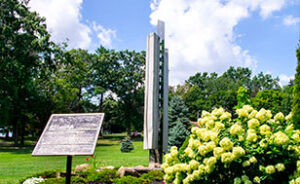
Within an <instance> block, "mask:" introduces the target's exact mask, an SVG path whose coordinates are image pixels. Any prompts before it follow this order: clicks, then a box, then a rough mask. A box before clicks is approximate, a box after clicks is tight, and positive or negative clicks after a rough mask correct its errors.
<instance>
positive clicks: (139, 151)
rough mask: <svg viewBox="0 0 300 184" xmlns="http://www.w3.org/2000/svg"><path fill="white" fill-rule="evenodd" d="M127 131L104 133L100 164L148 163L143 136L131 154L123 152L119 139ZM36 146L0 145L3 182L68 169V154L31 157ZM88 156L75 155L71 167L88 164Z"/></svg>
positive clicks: (0, 178)
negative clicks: (122, 132)
mask: <svg viewBox="0 0 300 184" xmlns="http://www.w3.org/2000/svg"><path fill="white" fill-rule="evenodd" d="M124 137H125V134H111V135H105V136H103V137H102V138H100V139H99V140H98V144H97V147H96V150H95V155H96V160H97V163H98V165H99V166H115V167H120V166H137V165H143V166H146V165H148V160H149V158H148V155H149V153H148V151H147V150H143V141H142V139H140V140H136V141H133V143H134V147H135V150H134V151H132V152H130V153H122V152H121V151H120V142H121V140H122V139H123V138H124ZM32 150H33V147H26V148H23V149H19V148H16V147H12V146H10V145H0V184H10V183H11V184H14V183H18V180H20V179H22V178H24V177H26V176H29V175H31V174H34V173H38V172H42V171H46V170H61V171H65V169H66V156H49V157H32V156H31V153H32ZM86 157H87V156H74V157H73V161H72V167H73V169H74V168H75V166H76V165H79V164H83V163H87V161H86Z"/></svg>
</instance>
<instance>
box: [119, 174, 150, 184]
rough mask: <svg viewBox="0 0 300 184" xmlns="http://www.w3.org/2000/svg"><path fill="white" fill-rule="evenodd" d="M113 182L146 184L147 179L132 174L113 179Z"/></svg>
mask: <svg viewBox="0 0 300 184" xmlns="http://www.w3.org/2000/svg"><path fill="white" fill-rule="evenodd" d="M113 183H114V184H141V183H143V184H147V183H149V181H148V180H147V179H141V178H136V177H133V176H123V177H121V178H117V179H114V180H113Z"/></svg>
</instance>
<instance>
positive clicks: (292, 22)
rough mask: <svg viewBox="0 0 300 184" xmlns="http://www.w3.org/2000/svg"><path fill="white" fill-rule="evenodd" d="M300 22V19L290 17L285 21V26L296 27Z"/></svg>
mask: <svg viewBox="0 0 300 184" xmlns="http://www.w3.org/2000/svg"><path fill="white" fill-rule="evenodd" d="M299 22H300V17H293V16H292V15H288V16H286V17H285V18H284V19H283V24H284V25H286V26H291V25H296V24H298V23H299Z"/></svg>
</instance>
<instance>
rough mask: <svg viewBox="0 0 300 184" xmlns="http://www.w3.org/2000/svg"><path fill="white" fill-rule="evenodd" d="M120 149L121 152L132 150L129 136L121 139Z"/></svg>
mask: <svg viewBox="0 0 300 184" xmlns="http://www.w3.org/2000/svg"><path fill="white" fill-rule="evenodd" d="M120 150H121V151H122V152H130V151H132V150H134V146H133V143H132V141H131V140H130V138H128V137H127V138H125V139H123V140H122V142H121V148H120Z"/></svg>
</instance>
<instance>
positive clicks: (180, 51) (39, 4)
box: [30, 0, 300, 85]
mask: <svg viewBox="0 0 300 184" xmlns="http://www.w3.org/2000/svg"><path fill="white" fill-rule="evenodd" d="M30 6H31V7H32V9H33V10H36V11H37V12H39V13H40V14H41V15H42V16H45V17H46V19H47V25H48V30H49V31H50V32H51V33H52V35H53V36H52V39H53V40H54V41H56V42H61V41H65V39H66V38H68V39H69V47H70V48H84V49H88V50H90V51H91V52H93V50H94V49H95V48H97V47H99V46H100V45H104V46H105V47H108V48H111V49H116V50H122V49H129V50H137V51H140V50H145V47H146V36H147V35H148V34H149V33H150V32H154V31H156V28H155V24H156V22H157V20H158V19H161V20H164V21H165V23H166V44H167V47H168V48H169V53H170V58H169V62H170V66H169V69H170V83H171V84H172V85H174V84H178V83H182V82H184V80H186V79H187V78H188V77H189V76H191V75H193V74H195V73H196V72H205V71H207V72H218V73H222V72H224V71H226V70H227V69H228V67H229V66H244V67H249V68H251V69H252V70H253V72H254V74H256V73H258V72H260V71H263V72H264V73H270V74H272V75H273V76H278V77H280V79H281V83H282V84H286V83H287V82H288V81H289V79H290V78H292V77H293V76H294V74H295V69H296V64H297V60H296V56H295V50H296V48H297V45H298V42H299V38H300V37H299V35H300V24H299V22H300V18H299V17H300V1H299V0H201V1H200V0H161V1H160V0H150V1H148V0H43V1H40V0H31V2H30Z"/></svg>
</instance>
